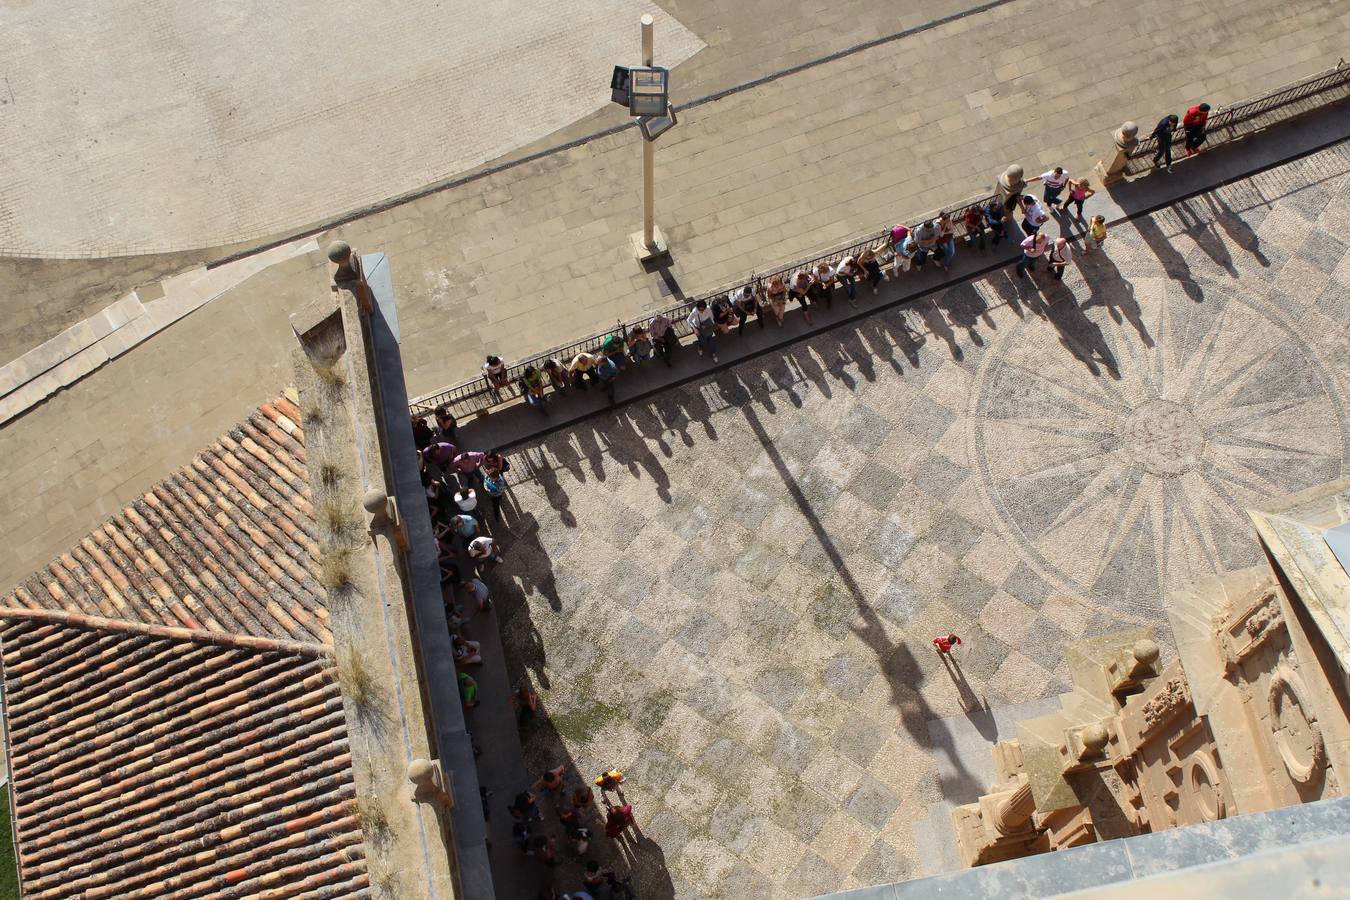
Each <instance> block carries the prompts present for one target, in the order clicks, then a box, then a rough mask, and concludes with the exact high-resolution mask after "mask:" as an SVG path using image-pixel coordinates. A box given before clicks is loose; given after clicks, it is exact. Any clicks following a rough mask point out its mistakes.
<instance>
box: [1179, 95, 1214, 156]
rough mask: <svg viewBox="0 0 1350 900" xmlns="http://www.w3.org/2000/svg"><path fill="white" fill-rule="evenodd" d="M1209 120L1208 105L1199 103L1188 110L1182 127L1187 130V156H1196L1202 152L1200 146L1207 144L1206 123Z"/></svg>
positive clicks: (1182, 121)
mask: <svg viewBox="0 0 1350 900" xmlns="http://www.w3.org/2000/svg"><path fill="white" fill-rule="evenodd" d="M1208 120H1209V104H1208V103H1198V104H1196V105H1195V106H1192V107H1191V108H1190V109H1188V110H1186V117H1185V118H1184V119H1182V120H1181V125H1182V127H1183V128H1185V129H1186V155H1187V156H1194V155H1195V154H1197V153H1199V152H1200V145H1201V144H1203V143H1204V142H1205V122H1206V121H1208Z"/></svg>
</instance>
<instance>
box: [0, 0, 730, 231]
mask: <svg viewBox="0 0 1350 900" xmlns="http://www.w3.org/2000/svg"><path fill="white" fill-rule="evenodd" d="M559 13H560V10H559V9H558V7H556V6H555V5H553V4H548V3H541V2H536V0H512V2H506V0H496V2H488V3H467V2H462V0H459V2H444V3H433V2H425V0H415V2H408V3H400V4H399V5H398V6H397V7H396V8H391V7H389V6H387V5H386V4H383V3H377V2H369V0H360V2H346V3H343V4H342V5H341V6H340V8H338V9H334V7H333V6H332V5H331V4H327V3H322V2H317V0H296V2H291V3H286V4H275V3H260V2H244V3H230V4H219V5H214V4H208V5H205V6H203V5H202V4H196V3H186V2H179V0H169V2H160V3H149V4H147V3H139V2H126V0H114V2H101V3H91V2H89V0H61V2H58V3H43V4H36V5H28V4H7V8H6V9H5V10H4V11H3V12H0V26H3V27H0V56H3V58H5V59H6V60H7V61H8V66H7V68H6V69H5V71H4V73H3V75H4V83H3V84H0V99H3V101H4V102H3V105H0V111H2V112H0V147H2V148H3V149H4V151H5V155H6V157H7V158H8V159H9V160H10V161H11V171H12V172H13V173H14V174H12V175H11V176H10V177H9V178H7V179H6V180H5V184H4V195H5V199H6V208H5V212H4V214H3V215H0V253H2V254H4V255H14V256H29V255H35V256H90V255H93V256H110V257H111V256H123V255H135V254H145V253H164V252H170V251H178V250H190V249H195V248H198V247H216V246H221V245H225V244H231V243H235V242H237V241H243V240H250V239H251V240H257V241H261V240H263V239H266V238H268V237H270V236H272V235H274V234H276V233H278V232H280V231H284V230H287V229H298V228H301V227H304V226H306V225H311V224H313V223H315V222H318V221H322V220H326V219H328V218H330V217H331V216H334V215H336V214H339V213H343V212H348V211H352V210H355V209H359V208H361V207H363V206H368V205H371V204H374V203H378V202H380V201H382V200H386V199H388V198H389V197H393V196H397V195H399V194H401V193H405V192H407V191H412V190H415V189H417V188H421V187H423V186H425V185H427V184H430V183H432V182H435V181H437V180H440V179H444V178H448V177H449V176H451V175H455V174H457V173H459V172H462V171H464V170H466V169H469V168H472V167H474V166H476V165H479V164H480V163H483V162H486V161H488V160H490V159H493V158H494V157H497V156H500V155H502V154H504V153H507V152H508V151H511V150H513V149H515V148H516V147H518V146H520V145H521V144H526V143H530V142H532V141H534V140H537V139H539V138H542V137H544V136H545V135H547V134H549V133H550V132H553V131H555V130H557V129H559V128H562V127H564V126H566V125H568V124H570V123H571V122H573V121H575V120H576V119H578V118H581V117H583V116H586V115H588V114H589V113H591V112H593V111H594V110H595V109H597V108H598V107H600V106H603V105H604V104H605V103H607V102H608V100H609V90H608V88H609V80H608V79H609V70H610V66H612V65H613V64H614V63H616V62H623V61H635V60H634V59H633V58H634V57H635V56H636V55H637V42H638V39H637V21H638V18H639V17H640V16H641V15H642V14H644V13H651V14H653V15H654V16H655V17H656V18H657V21H658V22H659V23H660V24H659V27H660V28H661V30H662V36H663V38H664V42H663V50H664V52H665V54H666V58H667V59H668V60H669V63H670V64H671V65H674V64H676V63H679V62H683V61H684V60H685V59H687V58H688V57H689V56H691V55H692V54H694V53H695V52H697V51H698V50H699V49H700V48H701V47H702V46H703V45H702V42H701V41H699V39H698V38H697V37H695V36H694V35H693V34H691V33H690V32H689V31H688V30H687V29H685V28H684V27H683V26H681V25H680V24H679V22H677V21H675V20H674V19H673V18H671V16H670V15H669V14H667V13H666V12H665V11H664V10H662V9H661V8H660V7H659V6H657V5H656V4H655V3H652V2H650V0H571V2H569V3H568V4H567V7H566V12H565V14H559ZM57 108H61V109H63V110H66V111H67V112H66V114H65V115H54V114H53V111H54V110H55V109H57ZM53 148H59V150H58V151H57V152H53ZM20 173H22V174H20Z"/></svg>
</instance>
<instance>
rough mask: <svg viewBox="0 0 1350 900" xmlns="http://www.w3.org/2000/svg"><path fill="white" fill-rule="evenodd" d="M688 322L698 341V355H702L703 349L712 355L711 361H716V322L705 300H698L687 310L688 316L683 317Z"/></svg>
mask: <svg viewBox="0 0 1350 900" xmlns="http://www.w3.org/2000/svg"><path fill="white" fill-rule="evenodd" d="M685 321H686V322H688V323H689V330H690V331H692V332H694V338H695V339H696V340H697V341H698V345H697V347H698V355H699V356H702V355H703V353H704V351H707V353H708V355H709V356H711V357H712V361H713V362H717V340H716V337H715V335H716V332H717V322H716V321H715V320H714V319H713V311H712V310H711V309H709V308H708V301H707V300H699V301H698V302H697V303H695V304H694V308H693V309H691V310H690V311H689V317H688V318H687V319H685Z"/></svg>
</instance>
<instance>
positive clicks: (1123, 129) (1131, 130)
mask: <svg viewBox="0 0 1350 900" xmlns="http://www.w3.org/2000/svg"><path fill="white" fill-rule="evenodd" d="M1120 133H1121V134H1122V135H1124V136H1125V138H1126V139H1127V140H1128V139H1129V138H1132V137H1134V136H1135V135H1136V134H1138V133H1139V126H1138V125H1136V124H1135V123H1133V122H1126V123H1125V124H1123V125H1121V126H1120Z"/></svg>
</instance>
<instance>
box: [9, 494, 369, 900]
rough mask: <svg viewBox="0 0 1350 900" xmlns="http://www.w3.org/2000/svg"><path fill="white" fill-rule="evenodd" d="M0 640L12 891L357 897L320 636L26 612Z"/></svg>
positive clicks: (348, 807)
mask: <svg viewBox="0 0 1350 900" xmlns="http://www.w3.org/2000/svg"><path fill="white" fill-rule="evenodd" d="M297 496H298V494H297ZM109 540H110V541H111V540H112V538H111V537H110V538H109ZM137 558H139V559H141V560H146V559H147V557H145V556H144V555H141V556H139V557H137ZM88 572H89V570H87V569H86V570H85V573H86V575H87V574H88ZM71 575H72V578H74V577H75V576H74V573H73V572H71ZM105 577H108V578H110V579H111V575H109V574H107V570H105ZM78 582H79V580H78V579H76V583H78ZM86 592H87V596H90V597H92V596H93V592H92V591H87V589H86ZM129 593H130V591H128V590H127V589H126V588H125V587H119V589H118V594H119V595H120V596H123V597H126V596H127V595H128V594H129ZM67 596H69V595H67ZM104 596H105V598H106V597H107V596H108V595H104ZM137 602H138V603H140V602H142V600H141V598H138V600H137ZM128 608H133V606H132V604H131V603H130V602H129V603H128ZM139 608H140V609H142V610H149V609H150V608H151V607H150V605H149V604H144V605H142V606H140V607H139ZM185 608H190V607H186V606H185ZM0 647H2V648H3V665H4V681H5V695H6V704H7V710H6V718H7V722H8V726H9V746H10V766H11V779H12V785H13V803H14V809H15V813H16V815H15V822H14V831H15V837H16V842H17V845H18V851H19V854H18V855H19V868H20V873H21V877H22V880H23V886H24V896H25V897H27V898H39V900H41V898H56V897H62V898H68V897H78V898H84V900H99V898H118V900H139V898H149V897H155V898H189V897H212V898H217V897H219V898H232V897H267V898H280V897H305V898H339V897H344V898H345V897H366V896H369V895H370V887H369V882H368V878H367V875H366V868H365V853H364V848H363V843H362V835H361V829H360V826H359V825H358V823H357V820H356V818H355V817H354V809H355V804H354V796H355V795H354V789H353V785H352V766H351V754H350V751H349V749H348V745H347V729H346V724H345V720H344V718H343V708H342V698H341V696H340V693H339V690H338V687H337V686H336V685H335V684H334V683H333V680H332V676H331V673H330V671H329V669H328V668H327V667H326V666H327V662H326V660H325V658H324V651H325V647H323V646H322V645H319V644H305V643H299V642H295V641H290V640H277V639H268V638H258V637H250V636H243V637H235V636H230V635H223V634H206V633H202V632H200V631H197V630H194V629H192V628H187V629H185V628H174V627H167V626H163V625H141V624H136V623H128V622H116V621H110V620H107V619H102V618H95V617H90V616H87V615H82V614H78V613H76V614H71V613H65V612H52V611H47V610H29V609H0Z"/></svg>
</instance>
